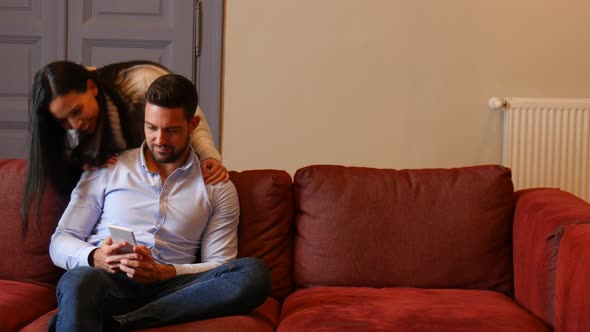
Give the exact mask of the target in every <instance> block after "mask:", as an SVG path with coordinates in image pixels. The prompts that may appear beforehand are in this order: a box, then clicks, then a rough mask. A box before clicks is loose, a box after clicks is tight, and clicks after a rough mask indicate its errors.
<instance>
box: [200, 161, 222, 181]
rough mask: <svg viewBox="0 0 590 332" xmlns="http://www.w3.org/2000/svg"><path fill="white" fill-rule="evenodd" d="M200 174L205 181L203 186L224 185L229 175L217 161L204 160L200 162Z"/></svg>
mask: <svg viewBox="0 0 590 332" xmlns="http://www.w3.org/2000/svg"><path fill="white" fill-rule="evenodd" d="M201 172H202V173H203V178H204V179H205V184H217V183H219V182H222V181H223V183H226V182H227V181H228V180H229V173H228V172H227V169H226V168H225V166H223V165H222V164H221V163H220V162H219V160H217V159H212V158H209V159H204V160H203V161H201Z"/></svg>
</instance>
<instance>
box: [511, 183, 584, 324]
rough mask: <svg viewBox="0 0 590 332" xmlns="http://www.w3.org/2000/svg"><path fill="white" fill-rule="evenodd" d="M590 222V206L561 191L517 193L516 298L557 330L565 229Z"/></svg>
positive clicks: (514, 234) (514, 240)
mask: <svg viewBox="0 0 590 332" xmlns="http://www.w3.org/2000/svg"><path fill="white" fill-rule="evenodd" d="M589 221H590V205H589V204H588V203H586V202H585V201H583V200H582V199H580V198H578V197H576V196H574V195H572V194H570V193H568V192H565V191H561V190H559V189H529V190H522V191H518V192H517V201H516V209H515V213H514V225H513V236H512V237H513V257H514V296H515V299H516V301H517V302H518V303H520V304H521V305H522V306H524V307H525V308H527V309H528V310H529V311H531V312H532V313H533V314H535V315H536V316H538V317H539V318H541V319H542V320H543V321H544V322H545V323H547V324H549V325H550V326H553V325H554V324H553V323H554V317H555V310H554V295H555V278H556V270H557V253H558V249H559V243H560V240H561V235H563V229H564V227H565V226H567V225H569V224H576V223H584V222H589Z"/></svg>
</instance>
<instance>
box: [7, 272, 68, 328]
mask: <svg viewBox="0 0 590 332" xmlns="http://www.w3.org/2000/svg"><path fill="white" fill-rule="evenodd" d="M56 305H57V300H56V298H55V286H53V285H42V284H30V283H25V282H20V281H12V280H0V331H18V330H19V329H20V328H22V327H23V326H25V325H26V324H27V323H29V322H31V321H33V320H34V319H36V318H37V317H39V316H41V315H43V314H44V313H46V312H48V311H49V310H51V309H53V308H55V306H56Z"/></svg>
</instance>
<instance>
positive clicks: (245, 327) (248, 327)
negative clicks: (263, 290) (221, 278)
mask: <svg viewBox="0 0 590 332" xmlns="http://www.w3.org/2000/svg"><path fill="white" fill-rule="evenodd" d="M280 307H281V305H280V303H279V301H277V300H276V299H274V298H271V297H269V298H268V299H266V302H264V303H263V304H262V305H261V306H259V307H258V308H256V309H255V310H253V311H252V313H250V314H249V315H241V316H227V317H220V318H213V319H206V320H200V321H192V322H188V323H182V324H174V325H167V326H161V327H155V328H151V329H144V330H135V331H150V332H167V331H169V332H173V331H187V332H190V331H216V332H226V331H227V332H230V331H244V332H265V331H268V332H273V331H274V330H275V328H276V326H277V324H278V321H279V310H280ZM56 312H57V309H55V310H53V311H51V312H48V313H47V314H45V315H43V316H41V317H40V318H39V319H37V320H35V321H34V322H32V323H31V324H29V325H27V326H26V327H25V328H23V329H22V330H21V332H37V331H46V330H47V323H48V322H49V319H50V318H51V316H53V314H55V313H56ZM0 331H4V330H2V329H0Z"/></svg>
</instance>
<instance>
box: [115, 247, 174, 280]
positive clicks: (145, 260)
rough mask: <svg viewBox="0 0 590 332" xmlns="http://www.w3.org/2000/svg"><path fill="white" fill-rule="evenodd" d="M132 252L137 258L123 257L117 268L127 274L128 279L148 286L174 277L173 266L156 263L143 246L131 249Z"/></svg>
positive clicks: (150, 253)
mask: <svg viewBox="0 0 590 332" xmlns="http://www.w3.org/2000/svg"><path fill="white" fill-rule="evenodd" d="M133 251H134V252H135V255H137V256H139V258H131V257H125V258H123V259H121V265H120V266H119V268H120V269H121V271H123V272H125V273H127V276H128V277H129V278H130V279H133V280H135V281H137V282H140V283H143V284H149V283H152V282H156V281H162V280H166V279H170V278H172V277H175V276H176V269H175V268H174V266H172V265H164V264H160V263H158V262H156V261H155V260H154V257H153V256H152V252H151V251H150V249H149V248H148V247H146V246H145V245H143V244H142V245H139V246H137V247H133Z"/></svg>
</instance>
